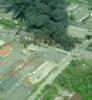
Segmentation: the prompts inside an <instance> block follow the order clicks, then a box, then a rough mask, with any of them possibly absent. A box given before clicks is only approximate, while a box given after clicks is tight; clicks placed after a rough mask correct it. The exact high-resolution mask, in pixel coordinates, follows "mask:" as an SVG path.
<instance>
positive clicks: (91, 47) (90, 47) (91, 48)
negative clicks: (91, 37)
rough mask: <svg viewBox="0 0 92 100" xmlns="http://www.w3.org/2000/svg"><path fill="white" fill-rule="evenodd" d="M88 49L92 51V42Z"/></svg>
mask: <svg viewBox="0 0 92 100" xmlns="http://www.w3.org/2000/svg"><path fill="white" fill-rule="evenodd" d="M87 50H89V51H92V42H90V43H89V44H88V47H87Z"/></svg>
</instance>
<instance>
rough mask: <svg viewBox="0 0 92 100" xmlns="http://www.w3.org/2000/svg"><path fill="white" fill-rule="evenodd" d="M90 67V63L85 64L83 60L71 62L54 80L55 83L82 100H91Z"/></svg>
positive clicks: (91, 81) (91, 72)
mask: <svg viewBox="0 0 92 100" xmlns="http://www.w3.org/2000/svg"><path fill="white" fill-rule="evenodd" d="M84 63H85V64H86V65H85V67H84V66H83V64H84ZM91 66H92V63H89V62H85V61H84V60H82V61H76V60H75V61H74V60H73V61H72V62H71V63H70V65H69V67H68V68H67V69H66V70H65V71H64V72H63V73H61V74H60V75H59V76H58V77H57V78H56V80H55V82H56V84H59V85H60V86H64V87H65V88H66V89H69V90H72V91H75V92H77V93H80V95H81V96H82V97H83V100H91V99H92V97H91V91H92V85H91V83H92V79H91V76H92V71H91V70H92V67H91Z"/></svg>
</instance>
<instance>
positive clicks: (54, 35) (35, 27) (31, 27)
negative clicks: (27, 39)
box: [3, 0, 74, 49]
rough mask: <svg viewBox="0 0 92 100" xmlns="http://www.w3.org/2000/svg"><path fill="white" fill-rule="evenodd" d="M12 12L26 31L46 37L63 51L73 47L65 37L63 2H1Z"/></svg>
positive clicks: (20, 0)
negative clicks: (23, 24) (56, 43)
mask: <svg viewBox="0 0 92 100" xmlns="http://www.w3.org/2000/svg"><path fill="white" fill-rule="evenodd" d="M4 1H5V3H6V4H7V5H9V6H10V7H8V8H7V10H8V11H9V10H12V11H14V18H21V19H22V20H23V21H24V22H25V24H26V26H27V31H31V32H34V33H35V36H38V37H41V36H42V37H43V38H44V37H48V38H49V39H50V40H55V41H56V42H59V43H60V44H61V45H62V46H63V47H64V48H65V49H68V48H72V47H74V44H73V41H72V39H71V38H70V37H69V36H67V34H66V29H67V27H68V15H67V12H66V7H67V3H66V2H65V0H3V2H4Z"/></svg>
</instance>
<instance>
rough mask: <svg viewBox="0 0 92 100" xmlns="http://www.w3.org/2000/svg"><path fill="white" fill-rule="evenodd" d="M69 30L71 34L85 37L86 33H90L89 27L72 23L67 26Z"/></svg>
mask: <svg viewBox="0 0 92 100" xmlns="http://www.w3.org/2000/svg"><path fill="white" fill-rule="evenodd" d="M67 32H68V34H69V36H72V37H77V38H85V36H86V35H89V34H90V33H89V32H88V30H87V29H85V28H81V27H78V26H74V25H70V26H69V27H68V28H67Z"/></svg>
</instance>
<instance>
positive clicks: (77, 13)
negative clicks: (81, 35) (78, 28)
mask: <svg viewBox="0 0 92 100" xmlns="http://www.w3.org/2000/svg"><path fill="white" fill-rule="evenodd" d="M72 15H73V16H74V19H75V21H76V22H82V21H83V20H85V19H86V18H88V17H89V16H90V12H89V10H88V8H86V7H78V8H77V9H75V10H74V11H73V12H72Z"/></svg>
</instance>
